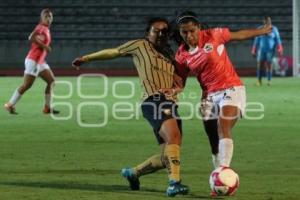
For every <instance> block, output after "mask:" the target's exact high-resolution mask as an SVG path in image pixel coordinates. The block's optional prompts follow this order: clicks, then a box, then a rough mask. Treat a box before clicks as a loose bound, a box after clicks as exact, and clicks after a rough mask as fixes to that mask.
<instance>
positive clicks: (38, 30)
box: [33, 24, 44, 34]
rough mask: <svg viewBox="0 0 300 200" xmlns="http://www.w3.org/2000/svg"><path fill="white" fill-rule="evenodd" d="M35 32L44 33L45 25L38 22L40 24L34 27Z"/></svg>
mask: <svg viewBox="0 0 300 200" xmlns="http://www.w3.org/2000/svg"><path fill="white" fill-rule="evenodd" d="M33 32H35V33H37V34H42V33H43V32H44V27H43V26H42V25H40V24H38V25H37V26H36V27H35V28H34V30H33Z"/></svg>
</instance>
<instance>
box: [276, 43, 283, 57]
mask: <svg viewBox="0 0 300 200" xmlns="http://www.w3.org/2000/svg"><path fill="white" fill-rule="evenodd" d="M277 52H278V55H279V57H281V56H282V55H283V47H282V45H281V44H280V45H278V46H277Z"/></svg>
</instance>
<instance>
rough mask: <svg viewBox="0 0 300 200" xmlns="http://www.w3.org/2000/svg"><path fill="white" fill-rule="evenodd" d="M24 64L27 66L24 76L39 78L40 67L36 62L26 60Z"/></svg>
mask: <svg viewBox="0 0 300 200" xmlns="http://www.w3.org/2000/svg"><path fill="white" fill-rule="evenodd" d="M24 64H25V70H24V75H30V76H34V77H37V76H38V73H39V67H40V66H39V64H38V63H37V62H36V61H34V60H32V59H29V58H26V59H25V62H24Z"/></svg>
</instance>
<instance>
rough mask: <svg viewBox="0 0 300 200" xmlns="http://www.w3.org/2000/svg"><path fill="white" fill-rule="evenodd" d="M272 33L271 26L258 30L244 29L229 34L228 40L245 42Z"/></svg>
mask: <svg viewBox="0 0 300 200" xmlns="http://www.w3.org/2000/svg"><path fill="white" fill-rule="evenodd" d="M270 32H272V25H268V26H265V27H262V28H258V29H244V30H240V31H236V32H231V38H230V40H246V39H250V38H253V37H256V36H259V35H264V34H268V33H270Z"/></svg>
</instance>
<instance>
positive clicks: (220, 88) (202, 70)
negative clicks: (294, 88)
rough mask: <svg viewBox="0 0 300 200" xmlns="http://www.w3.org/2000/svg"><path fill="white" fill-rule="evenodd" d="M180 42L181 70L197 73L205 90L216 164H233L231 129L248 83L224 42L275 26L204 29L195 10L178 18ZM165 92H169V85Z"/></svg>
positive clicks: (206, 116)
mask: <svg viewBox="0 0 300 200" xmlns="http://www.w3.org/2000/svg"><path fill="white" fill-rule="evenodd" d="M176 23H177V26H178V30H179V33H180V37H181V44H180V46H179V48H178V50H177V53H176V61H177V62H178V66H177V70H178V74H179V75H180V76H181V77H182V78H183V85H185V82H186V78H187V76H188V74H189V73H190V72H192V73H194V74H195V75H196V76H197V79H198V82H199V83H200V86H201V88H202V90H203V92H202V98H201V99H202V100H201V108H200V111H201V114H202V117H203V118H202V119H203V123H204V127H205V131H206V133H207V135H208V137H209V140H210V144H211V149H212V154H213V164H214V166H215V168H217V167H219V166H226V167H229V166H230V162H231V158H232V154H233V140H232V136H231V130H232V128H233V127H234V125H235V123H236V122H237V120H238V118H239V117H241V116H242V114H243V112H244V111H245V106H246V92H245V87H244V85H243V83H242V81H241V80H240V78H239V77H238V75H237V74H236V72H235V69H234V67H233V65H232V63H231V61H230V59H229V57H228V55H227V52H226V47H225V44H226V43H227V42H229V41H232V40H245V39H248V38H252V37H255V36H258V35H262V34H267V33H269V32H271V30H272V27H271V26H266V27H263V28H260V29H247V30H240V31H237V32H231V31H230V30H229V29H228V28H212V29H207V30H201V28H200V23H199V21H198V19H197V17H196V15H195V13H193V12H190V11H187V12H184V13H182V14H181V15H179V17H178V18H177V20H176ZM162 92H170V91H168V90H167V89H166V90H162Z"/></svg>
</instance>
